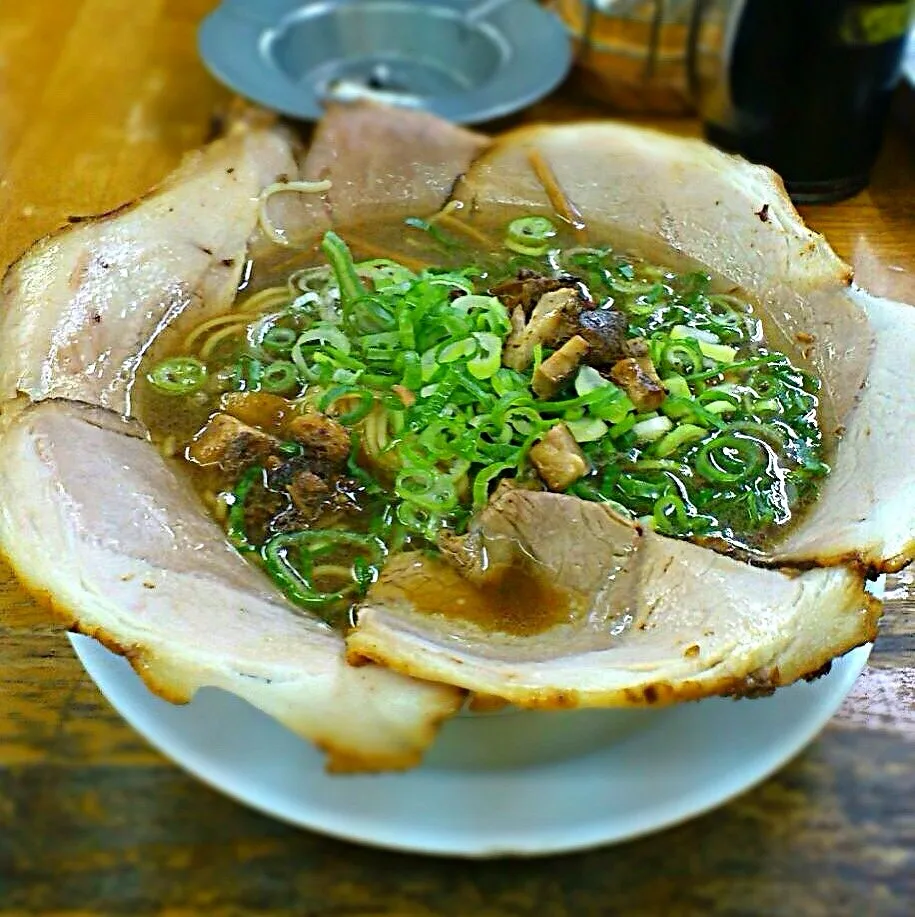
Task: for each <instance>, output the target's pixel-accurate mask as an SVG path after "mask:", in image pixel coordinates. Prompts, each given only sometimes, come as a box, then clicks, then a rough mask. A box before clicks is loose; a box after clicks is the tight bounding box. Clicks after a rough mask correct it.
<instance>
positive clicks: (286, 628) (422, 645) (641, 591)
mask: <svg viewBox="0 0 915 917" xmlns="http://www.w3.org/2000/svg"><path fill="white" fill-rule="evenodd" d="M3 300H4V310H3V315H2V329H0V340H2V341H3V346H2V352H0V393H2V397H3V399H4V400H3V414H2V431H0V439H2V448H0V486H2V488H3V493H4V494H5V497H4V501H3V505H2V508H0V543H2V547H3V551H4V553H5V554H6V556H7V557H8V559H9V560H10V563H11V564H12V566H13V568H14V570H15V571H16V573H17V575H18V576H19V578H20V579H21V580H22V582H23V583H24V584H25V585H26V587H27V588H29V589H30V590H32V591H33V592H34V593H35V594H36V595H38V596H40V597H42V598H44V599H46V600H47V601H48V602H49V603H50V604H51V605H52V607H53V608H54V609H55V610H56V611H57V612H58V613H60V614H62V615H63V616H64V617H65V618H66V619H67V620H68V622H69V623H70V625H71V627H72V629H73V630H75V631H79V632H81V633H83V634H86V635H89V636H94V637H96V638H97V639H98V640H99V641H100V642H101V643H103V644H104V645H105V646H106V647H108V648H109V649H110V650H113V651H115V652H116V653H118V654H121V655H123V656H124V657H125V658H126V659H127V661H128V662H129V664H130V665H131V666H132V667H133V669H134V671H135V672H136V673H137V675H139V676H140V678H142V680H143V682H145V684H146V685H147V686H148V687H149V688H150V689H151V690H152V691H153V692H155V693H156V694H158V695H159V696H161V697H162V698H164V699H166V700H167V701H171V702H184V701H188V700H190V699H191V698H192V697H194V695H195V694H196V693H197V692H198V691H199V690H200V689H202V688H207V689H210V688H218V689H222V691H224V692H227V693H228V694H231V695H234V696H236V697H238V698H241V699H242V700H244V701H247V702H248V703H249V704H251V705H253V706H254V707H255V708H258V709H259V710H260V711H263V712H264V713H266V714H267V715H268V716H269V717H271V718H273V719H274V720H276V721H277V722H278V723H280V724H282V725H283V726H285V727H287V728H288V729H289V730H291V732H292V733H295V734H297V735H298V736H301V737H304V738H305V739H307V740H308V741H309V742H311V743H313V745H314V746H315V747H317V748H318V749H320V750H321V751H322V752H323V753H324V754H325V755H326V763H327V766H328V768H329V769H330V770H331V771H333V772H354V771H385V770H397V769H406V768H410V767H413V766H415V765H417V764H418V763H419V762H420V760H421V758H422V756H423V753H424V752H425V751H426V750H427V749H428V748H429V747H430V746H431V745H432V743H433V741H434V739H435V736H436V733H437V731H438V730H439V728H440V727H441V726H442V724H443V723H444V722H445V721H446V720H449V719H450V718H452V717H454V716H455V715H456V714H458V713H459V711H464V710H466V708H467V706H468V705H469V707H470V708H471V710H475V711H490V712H491V711H494V710H498V709H500V708H502V707H508V708H510V710H511V711H518V710H520V711H552V712H554V713H555V711H569V710H575V711H578V712H581V711H586V712H587V711H589V710H592V711H593V710H607V711H610V712H611V713H615V712H620V713H621V719H620V720H618V721H617V722H615V723H613V724H612V725H610V726H608V727H607V728H608V729H609V732H610V733H613V734H614V735H622V733H624V732H626V731H627V730H628V729H629V726H628V725H621V724H622V722H623V719H627V718H628V714H630V713H632V712H633V711H635V712H636V713H637V714H638V713H639V712H640V711H642V712H644V711H646V710H649V711H650V710H656V709H662V708H665V709H666V708H676V707H677V706H678V705H682V704H683V702H685V701H692V700H699V699H705V698H720V697H756V696H759V695H765V694H771V693H772V692H776V691H780V690H781V689H783V688H785V689H787V688H788V687H789V686H792V685H795V687H803V685H800V686H798V685H796V683H798V682H803V681H804V680H809V679H813V678H816V677H817V676H821V675H823V674H824V673H826V672H827V671H828V670H829V668H830V665H831V663H832V661H833V660H835V659H839V658H840V657H842V656H843V655H844V654H847V653H849V652H850V651H852V650H854V649H855V648H856V647H860V646H863V645H865V644H867V643H868V642H869V641H871V640H872V639H873V638H874V636H875V632H876V626H877V620H878V617H879V613H880V604H879V602H878V601H877V600H876V599H875V598H874V597H873V596H872V595H870V594H869V593H868V592H867V591H866V588H865V587H866V583H867V580H868V577H871V576H874V575H876V574H878V573H880V572H882V571H889V570H895V569H899V568H900V567H901V566H902V565H904V564H905V563H907V562H908V560H909V559H910V558H911V556H912V553H913V551H915V544H913V534H912V533H913V530H915V472H913V471H912V470H911V469H910V468H909V467H908V466H906V465H905V463H902V462H899V461H898V460H897V458H898V455H899V454H901V453H902V451H903V450H904V448H905V444H906V437H907V436H908V431H909V430H910V429H911V426H910V424H909V423H908V420H909V419H911V418H910V415H911V414H912V413H913V412H915V409H913V407H912V403H911V400H907V399H906V398H900V397H899V395H898V393H899V392H906V391H908V390H909V388H910V384H909V383H911V382H915V379H912V378H911V377H912V376H913V374H915V361H912V359H911V353H910V351H911V341H912V340H913V339H915V338H913V335H912V334H910V333H909V331H912V330H915V327H913V326H915V317H913V314H912V313H911V310H910V309H909V307H907V306H903V305H900V304H896V303H891V302H887V301H884V300H879V299H876V298H873V297H869V296H867V295H866V294H864V293H862V292H861V291H858V290H856V289H855V288H854V287H853V286H852V285H851V274H850V271H849V269H848V268H847V267H846V266H845V265H844V264H842V262H841V261H840V260H839V259H838V258H837V257H836V255H835V254H834V253H833V252H832V250H831V249H830V248H829V246H828V245H827V243H826V242H825V240H824V239H822V237H820V236H818V235H816V234H815V233H813V232H811V231H810V230H809V229H807V228H806V227H805V226H804V225H803V223H802V222H801V221H800V218H799V217H798V215H797V213H796V212H795V211H794V209H793V207H792V206H791V204H790V202H789V201H788V199H787V197H786V196H785V194H784V190H783V188H782V186H781V184H780V182H779V181H778V179H777V178H776V177H775V176H774V175H773V173H771V172H769V171H768V170H766V169H764V168H761V167H757V166H753V165H750V164H748V163H746V162H744V161H742V160H740V159H737V158H734V157H730V156H727V155H725V154H722V153H720V152H718V151H716V150H714V149H713V148H711V147H709V146H708V145H706V144H704V143H701V142H699V141H693V140H683V139H678V138H673V137H669V136H666V135H663V134H660V133H656V132H652V131H647V130H643V129H639V128H634V127H631V126H626V125H622V124H615V123H611V122H605V123H589V124H572V125H563V126H551V127H530V128H525V129H523V130H520V131H514V132H511V133H509V134H506V135H504V136H501V137H497V138H489V137H484V136H482V135H479V134H475V133H471V132H469V131H467V130H465V129H462V128H459V127H456V126H454V125H452V124H449V123H446V122H444V121H441V120H439V119H437V118H435V117H433V116H431V115H428V114H425V113H421V112H411V111H404V110H394V109H387V108H383V107H380V106H376V105H370V104H361V105H355V106H340V107H335V108H333V109H332V110H331V111H330V112H329V113H328V115H327V116H326V118H325V119H324V120H323V121H322V123H321V125H320V126H319V128H318V131H317V133H316V135H315V137H314V139H313V141H312V143H311V145H310V146H309V147H308V148H307V150H306V149H303V148H302V146H301V143H300V141H299V140H298V138H297V137H296V136H295V135H294V134H293V133H291V132H290V131H288V130H287V128H285V127H284V126H282V125H275V124H274V125H267V126H250V125H249V126H239V127H238V128H237V129H235V130H233V131H231V132H230V133H229V134H228V135H227V136H226V137H224V138H223V139H220V140H218V141H216V142H214V143H213V144H212V145H210V146H209V147H207V148H206V149H205V150H203V151H201V152H199V153H196V154H194V155H192V156H190V157H189V158H188V159H187V160H186V161H185V163H184V164H183V165H182V166H181V168H180V169H179V170H178V171H177V172H176V173H175V174H174V175H172V176H171V177H170V178H169V179H168V180H166V181H165V182H164V183H163V184H162V185H160V186H159V187H158V188H157V189H154V190H153V191H152V192H151V193H150V194H148V195H147V196H145V197H143V198H141V199H140V200H138V201H137V202H135V203H133V204H131V205H129V206H127V207H125V208H122V209H120V210H118V211H115V212H114V213H112V214H109V215H105V216H102V217H99V218H97V219H91V220H87V221H83V222H81V223H79V224H77V225H74V226H72V227H69V228H68V229H65V230H64V231H62V232H60V233H58V234H56V235H54V236H52V237H49V238H48V239H44V240H41V241H39V242H38V243H36V244H35V246H33V247H32V248H31V249H30V250H29V251H28V252H27V253H26V254H25V255H24V256H23V257H22V258H21V259H20V260H19V261H18V262H17V263H16V264H15V265H13V267H12V268H11V269H10V271H9V272H8V274H7V276H6V278H5V280H4V285H3ZM49 558H53V559H54V562H53V563H49V562H48V559H49ZM791 690H794V688H792V689H791ZM510 715H511V716H515V715H518V714H516V713H514V712H512V713H511V714H510ZM473 716H474V717H477V716H478V714H473ZM558 716H559V719H560V720H561V718H562V714H559V715H558ZM496 719H497V718H496V717H479V722H480V723H482V722H483V721H484V720H485V721H487V722H495V721H496ZM636 719H638V716H637V717H636ZM508 720H509V715H506V716H505V721H506V722H508ZM573 720H575V717H570V718H569V720H568V722H569V723H572V722H573ZM557 721H558V720H557ZM645 721H646V720H644V719H643V720H640V721H639V722H645ZM469 722H470V725H471V727H473V724H474V723H475V722H476V720H475V719H471V720H470V721H469ZM608 722H609V721H608ZM617 727H619V730H618V731H617ZM575 728H577V727H570V729H572V730H573V732H574V729H575ZM601 728H603V727H601ZM636 728H640V727H639V724H638V723H637V724H636ZM490 731H491V730H490ZM463 734H464V735H467V733H466V732H464V733H463ZM464 741H465V742H467V743H469V742H472V740H470V739H468V740H464ZM577 741H578V740H577V739H575V740H574V741H573V744H574V742H577Z"/></svg>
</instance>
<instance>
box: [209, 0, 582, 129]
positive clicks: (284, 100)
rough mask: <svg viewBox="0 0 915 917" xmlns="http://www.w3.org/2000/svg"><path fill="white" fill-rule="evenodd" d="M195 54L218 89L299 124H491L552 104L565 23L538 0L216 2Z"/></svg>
mask: <svg viewBox="0 0 915 917" xmlns="http://www.w3.org/2000/svg"><path fill="white" fill-rule="evenodd" d="M199 45H200V53H201V56H202V57H203V60H204V62H205V63H206V65H207V67H208V68H209V70H210V72H211V73H212V74H213V75H214V76H215V77H217V79H219V80H221V81H222V82H223V83H225V84H226V85H227V86H229V87H231V88H232V89H234V90H235V91H236V92H238V93H241V94H242V95H244V96H245V97H246V98H248V99H251V100H253V101H255V102H258V103H260V104H262V105H267V106H269V107H270V108H272V109H274V110H276V111H279V112H282V113H283V114H285V115H289V116H291V117H293V118H299V119H302V120H306V121H314V120H317V119H318V118H320V116H321V113H322V111H323V108H324V105H325V104H326V103H327V102H329V101H344V102H345V101H354V100H356V99H373V100H375V101H378V102H385V103H387V104H391V105H400V106H404V107H409V108H421V109H425V110H426V111H430V112H433V113H434V114H437V115H440V116H441V117H443V118H447V119H448V120H450V121H454V122H457V123H460V124H463V123H478V122H481V121H489V120H492V119H494V118H499V117H504V116H505V115H508V114H510V113H513V112H516V111H519V110H520V109H522V108H525V107H526V106H528V105H530V104H532V103H533V102H535V101H537V100H538V99H540V98H542V97H543V96H545V95H547V94H548V93H549V92H551V91H552V90H553V89H555V88H556V87H557V86H558V85H559V83H561V82H562V80H563V79H564V78H565V76H566V73H567V72H568V69H569V66H570V64H571V48H570V40H569V36H568V34H567V32H566V30H565V29H564V28H563V26H562V23H561V22H560V21H559V19H558V18H557V17H556V16H555V15H554V14H553V13H551V12H550V11H549V10H547V9H544V7H543V6H541V5H540V4H538V3H536V2H534V0H271V2H270V3H265V2H263V0H222V3H220V4H219V5H218V6H217V7H216V8H215V9H214V10H213V11H212V12H211V13H210V14H209V15H208V16H207V17H206V18H205V19H204V20H203V22H202V24H201V26H200V33H199Z"/></svg>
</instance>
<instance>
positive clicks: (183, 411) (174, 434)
mask: <svg viewBox="0 0 915 917" xmlns="http://www.w3.org/2000/svg"><path fill="white" fill-rule="evenodd" d="M520 215H530V211H525V212H524V214H521V213H519V212H517V211H513V210H510V209H506V210H503V211H499V212H498V213H494V212H493V211H492V210H489V211H487V212H486V213H485V214H481V213H477V214H474V215H472V216H471V217H470V218H469V219H467V220H466V224H467V225H468V226H469V227H470V230H469V231H468V232H466V233H463V234H459V233H453V236H454V238H456V239H459V240H460V241H461V242H465V243H466V246H464V247H461V248H458V249H456V250H455V251H453V252H443V250H442V248H441V247H440V246H439V245H437V244H435V243H434V241H432V240H430V238H429V236H428V234H427V233H425V232H423V231H421V230H417V229H408V228H406V227H405V226H404V224H403V222H402V221H400V220H396V221H389V222H385V223H380V224H375V225H371V226H368V225H365V226H357V227H353V228H352V229H351V230H349V231H346V230H341V231H340V235H341V236H342V237H343V238H344V240H345V241H346V242H347V243H348V244H349V246H350V248H351V249H352V252H353V255H354V257H355V259H356V260H357V261H359V260H367V259H371V258H390V259H392V260H395V261H401V262H405V263H406V264H407V266H410V267H414V266H416V267H418V266H419V265H421V264H425V265H427V266H436V267H442V268H457V267H461V266H464V265H467V264H468V263H478V264H479V263H483V264H484V265H486V267H487V269H488V271H489V276H491V277H492V278H493V281H492V282H496V281H497V280H499V279H505V278H508V277H510V276H514V274H515V272H516V269H517V266H516V265H515V264H514V263H513V261H512V258H511V256H510V255H509V256H508V257H506V252H505V251H504V249H502V248H501V242H502V238H503V236H504V230H505V227H506V226H507V224H508V223H509V222H510V221H511V219H513V218H514V217H516V216H520ZM549 216H550V217H551V218H552V219H554V221H555V222H557V224H559V221H556V220H555V216H554V215H553V214H552V213H550V214H549ZM558 229H559V231H558V235H557V237H556V240H555V247H557V248H562V249H570V248H574V247H578V246H580V245H581V242H580V241H579V239H577V238H576V236H575V234H574V233H573V231H572V229H571V228H570V227H563V226H561V225H559V226H558ZM607 240H612V242H611V244H612V246H613V248H614V250H615V251H618V252H619V253H620V254H621V255H624V256H625V257H627V258H629V259H631V260H633V261H634V262H638V261H642V260H644V261H646V262H648V263H649V264H652V265H663V266H664V269H665V270H668V271H672V272H676V273H678V274H684V273H693V272H700V273H704V274H710V272H709V271H708V270H707V269H706V268H705V267H703V266H701V265H698V264H696V263H694V262H690V261H689V260H688V259H686V258H684V257H683V256H681V255H679V254H677V253H674V252H672V251H670V250H669V249H667V248H666V247H665V246H664V245H663V243H661V242H659V241H658V240H650V241H647V242H646V240H635V239H631V238H629V239H625V238H621V237H620V235H619V233H613V232H612V231H609V230H608V231H606V232H603V231H598V230H596V229H593V228H592V229H591V231H590V232H589V238H588V243H587V244H588V245H589V246H593V247H600V246H602V245H606V244H607ZM323 263H325V260H324V258H323V257H322V255H321V253H320V249H319V247H318V244H317V243H316V244H315V245H314V246H313V247H311V248H310V249H307V250H303V251H297V252H294V253H292V254H289V253H288V250H285V249H278V250H277V253H276V255H275V257H269V258H268V259H265V262H264V263H262V264H249V265H248V268H247V269H246V271H245V272H244V275H243V276H244V280H243V283H242V286H241V288H240V291H239V296H238V299H237V300H236V305H243V304H244V302H245V301H246V300H247V299H248V298H249V297H250V296H252V295H253V294H255V293H257V292H258V291H260V290H264V289H267V288H269V287H272V286H278V285H285V284H286V282H287V278H288V276H289V275H290V274H291V273H292V272H294V271H296V270H299V269H303V268H308V267H312V266H315V265H318V264H323ZM710 292H715V293H728V294H733V295H737V296H739V298H740V299H742V300H744V301H745V302H747V303H748V305H749V306H750V308H751V310H752V312H753V314H754V315H755V317H757V318H760V319H761V321H762V325H763V329H764V338H765V339H764V341H763V343H764V345H765V346H768V347H770V348H771V349H777V350H780V351H781V352H783V353H785V354H786V355H787V356H788V357H789V358H790V359H791V360H792V362H793V363H794V365H795V366H798V367H800V368H804V369H806V368H807V367H806V366H805V361H804V360H803V359H802V355H801V354H800V353H799V348H798V346H797V344H796V342H794V341H787V340H784V339H783V338H781V336H780V335H779V334H778V331H777V329H776V328H775V327H773V325H772V324H771V323H769V322H767V321H766V320H765V316H764V315H760V310H759V308H758V304H755V303H753V302H752V300H751V298H750V297H748V296H746V295H745V294H743V293H742V292H741V291H738V290H736V289H735V288H734V286H733V285H732V284H728V283H727V282H725V281H723V280H722V279H721V278H716V277H714V275H712V281H711V287H710ZM234 308H235V306H233V310H234ZM231 311H232V310H230V312H231ZM254 315H256V313H252V317H254ZM193 328H194V323H193V322H191V321H189V320H188V319H187V317H182V318H181V319H179V321H178V322H176V323H175V325H174V326H173V327H172V328H170V329H168V330H167V331H166V332H165V333H164V334H163V335H162V336H161V338H160V339H159V340H157V341H156V342H155V345H154V346H153V347H152V348H150V351H149V352H148V354H147V357H146V358H145V359H144V362H143V363H142V364H141V369H140V373H139V376H138V383H137V385H136V387H135V389H134V392H133V407H134V410H135V413H136V414H137V416H138V417H139V418H140V419H141V420H142V421H143V422H144V424H145V425H146V426H147V428H148V430H149V433H150V437H151V439H152V441H153V442H154V443H155V444H156V445H157V446H158V447H159V448H160V449H161V450H162V451H163V453H164V454H166V455H167V456H169V457H170V458H171V459H172V460H174V461H175V462H176V463H177V464H178V465H180V467H181V468H182V469H183V473H185V474H189V475H190V477H191V480H192V482H193V484H194V486H195V488H196V489H197V491H198V493H200V495H201V498H202V499H203V501H204V503H205V504H206V506H207V508H208V510H209V511H210V512H212V513H213V514H214V515H215V516H216V517H217V518H219V519H220V521H223V520H224V518H225V515H226V512H227V507H226V504H225V502H224V501H222V500H221V499H220V497H219V495H220V494H221V493H223V492H225V491H227V490H229V491H230V490H231V489H232V486H233V481H232V480H229V479H227V476H226V475H225V474H223V473H222V472H220V470H219V469H218V468H217V467H214V466H210V467H201V466H199V465H196V464H194V463H192V462H189V461H185V460H184V459H183V456H184V453H185V448H186V446H187V444H188V442H189V441H190V440H191V439H192V438H193V436H194V435H195V434H196V433H197V432H198V431H199V430H200V429H201V428H202V427H203V426H204V425H205V423H206V422H207V419H208V418H209V417H210V416H211V415H212V414H213V413H215V412H216V411H218V410H219V408H220V399H221V397H222V393H221V392H220V391H216V390H206V389H204V390H203V391H200V392H198V393H195V394H194V395H192V396H182V397H175V396H169V395H164V394H162V393H160V392H158V391H157V390H156V389H155V388H154V387H153V386H152V385H151V384H150V383H149V382H148V381H147V379H146V372H147V371H148V370H149V368H150V367H151V366H153V365H155V364H156V363H158V362H159V361H161V360H162V359H165V358H167V357H170V356H177V355H181V354H184V353H186V349H185V341H186V339H187V336H188V334H189V333H190V332H191V331H192V330H193ZM820 412H821V416H823V415H826V416H828V414H829V408H828V405H823V404H822V403H821V405H820ZM821 426H822V423H821ZM830 428H831V426H830V427H827V429H830ZM825 445H826V449H827V450H828V449H829V441H828V439H827V440H826V441H825ZM827 454H828V453H827ZM349 496H350V497H351V498H352V501H353V503H354V504H358V505H359V507H360V508H361V510H362V511H363V514H364V516H367V514H369V513H371V512H373V511H374V510H375V509H376V508H377V507H376V504H373V503H372V501H371V500H368V499H366V498H365V497H364V495H362V494H360V493H359V492H358V491H357V490H354V492H353V493H352V494H350V495H349ZM802 511H803V504H800V505H796V506H795V507H794V508H793V510H792V518H791V520H790V521H789V522H787V523H785V524H782V525H780V526H777V527H774V528H773V530H772V531H771V532H770V533H768V535H767V537H766V539H764V540H762V541H761V542H760V546H763V545H764V544H765V543H766V542H767V541H772V540H774V539H775V538H778V537H780V536H781V535H782V533H783V531H784V530H785V529H786V528H787V527H789V526H791V525H793V524H794V523H795V522H796V520H797V518H798V515H799V513H801V512H802ZM363 521H364V522H365V523H367V521H368V519H367V518H364V519H363ZM333 524H334V519H333V518H328V519H323V518H322V519H321V520H319V522H318V525H321V526H323V525H333ZM347 528H350V529H354V530H360V528H362V524H361V523H360V522H359V520H358V519H357V520H356V521H354V519H353V517H348V519H347ZM427 546H429V545H423V544H421V543H419V542H415V541H414V543H412V544H411V543H409V542H408V543H407V545H406V546H405V547H407V548H417V547H420V548H422V547H427ZM430 547H431V546H430ZM529 574H530V575H535V574H536V571H529ZM532 588H534V590H535V592H536V591H538V589H539V586H538V587H532ZM539 591H540V592H543V593H544V595H546V592H547V591H549V590H546V591H544V589H539ZM538 594H539V593H538ZM500 595H501V596H502V598H499V597H498V596H496V597H494V596H493V595H488V596H486V598H485V601H484V599H483V596H482V593H481V594H480V596H479V601H477V602H473V601H471V600H470V598H468V597H467V596H463V597H462V600H461V601H454V602H443V603H441V604H442V606H443V609H447V613H448V614H450V615H451V616H453V617H462V616H465V615H462V613H461V609H462V608H466V609H468V611H467V613H466V616H467V617H468V619H469V620H472V621H474V622H475V623H477V624H481V623H485V622H481V621H480V614H479V613H478V609H479V608H480V607H483V608H485V609H486V617H487V619H488V621H489V625H490V627H491V628H492V629H494V630H498V631H501V632H505V633H515V634H519V635H520V634H526V633H537V632H540V631H542V630H545V629H548V628H549V627H551V626H554V625H556V624H557V623H561V622H563V621H568V620H569V618H570V615H573V611H574V609H573V608H572V604H569V603H567V602H565V600H563V601H562V602H560V600H559V599H558V598H557V597H556V596H552V598H551V601H552V602H553V603H554V604H556V603H558V604H557V608H555V609H553V611H552V613H551V614H547V615H540V616H539V617H535V618H532V619H530V621H529V624H527V625H526V624H524V623H523V619H524V615H523V613H522V612H523V609H522V608H520V607H516V606H517V603H514V602H513V601H512V600H511V596H510V594H509V593H508V592H504V594H503V593H501V592H500ZM573 604H576V605H577V603H573ZM558 605H563V607H561V608H560V607H558ZM566 605H568V607H565V606H566ZM473 609H476V610H473Z"/></svg>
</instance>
